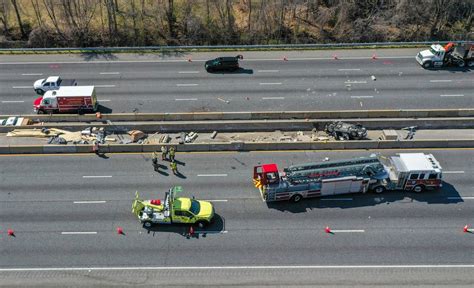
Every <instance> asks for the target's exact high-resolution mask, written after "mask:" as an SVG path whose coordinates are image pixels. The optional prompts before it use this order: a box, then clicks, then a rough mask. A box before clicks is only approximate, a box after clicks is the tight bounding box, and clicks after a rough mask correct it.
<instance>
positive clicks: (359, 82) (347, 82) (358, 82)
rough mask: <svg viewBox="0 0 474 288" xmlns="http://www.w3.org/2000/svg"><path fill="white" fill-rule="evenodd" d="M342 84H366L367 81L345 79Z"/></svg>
mask: <svg viewBox="0 0 474 288" xmlns="http://www.w3.org/2000/svg"><path fill="white" fill-rule="evenodd" d="M344 84H367V81H346V82H344Z"/></svg>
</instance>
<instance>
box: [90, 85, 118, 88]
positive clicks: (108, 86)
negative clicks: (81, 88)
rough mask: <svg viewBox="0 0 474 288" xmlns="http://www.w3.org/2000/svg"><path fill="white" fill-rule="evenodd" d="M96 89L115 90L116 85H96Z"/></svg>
mask: <svg viewBox="0 0 474 288" xmlns="http://www.w3.org/2000/svg"><path fill="white" fill-rule="evenodd" d="M94 86H95V87H96V88H113V87H115V85H94Z"/></svg>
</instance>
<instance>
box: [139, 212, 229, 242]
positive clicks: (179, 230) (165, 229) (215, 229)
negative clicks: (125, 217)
mask: <svg viewBox="0 0 474 288" xmlns="http://www.w3.org/2000/svg"><path fill="white" fill-rule="evenodd" d="M191 227H193V230H194V231H193V233H192V234H190V232H191V231H190V228H191ZM143 229H145V230H147V233H148V234H151V235H153V236H155V233H176V234H179V235H181V236H183V237H186V238H188V239H190V238H195V239H199V238H206V237H208V236H209V235H214V234H222V233H224V231H225V220H224V218H223V217H221V216H220V215H219V214H215V215H214V219H213V221H212V223H211V224H210V225H209V226H207V227H205V228H203V229H199V228H197V227H195V226H191V225H187V224H161V225H154V226H153V227H151V228H149V229H147V228H145V227H143Z"/></svg>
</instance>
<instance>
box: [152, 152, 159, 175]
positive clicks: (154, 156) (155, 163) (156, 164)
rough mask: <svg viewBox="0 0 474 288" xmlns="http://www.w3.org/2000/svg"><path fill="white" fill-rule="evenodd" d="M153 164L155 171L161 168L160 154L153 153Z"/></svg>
mask: <svg viewBox="0 0 474 288" xmlns="http://www.w3.org/2000/svg"><path fill="white" fill-rule="evenodd" d="M151 162H152V163H153V169H155V171H157V170H158V168H159V166H158V152H156V151H155V152H153V153H152V154H151Z"/></svg>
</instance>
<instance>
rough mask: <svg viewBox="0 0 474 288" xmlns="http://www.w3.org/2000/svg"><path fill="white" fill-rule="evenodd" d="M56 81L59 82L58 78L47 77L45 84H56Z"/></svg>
mask: <svg viewBox="0 0 474 288" xmlns="http://www.w3.org/2000/svg"><path fill="white" fill-rule="evenodd" d="M58 80H59V76H49V77H48V78H47V79H46V82H58Z"/></svg>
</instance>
